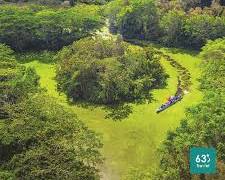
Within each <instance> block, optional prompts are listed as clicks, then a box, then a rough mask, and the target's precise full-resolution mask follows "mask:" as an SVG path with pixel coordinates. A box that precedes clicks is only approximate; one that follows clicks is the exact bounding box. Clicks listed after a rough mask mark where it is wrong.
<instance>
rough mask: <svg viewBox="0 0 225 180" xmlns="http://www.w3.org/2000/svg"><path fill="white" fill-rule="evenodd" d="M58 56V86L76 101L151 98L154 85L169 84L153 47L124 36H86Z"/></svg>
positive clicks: (115, 101)
mask: <svg viewBox="0 0 225 180" xmlns="http://www.w3.org/2000/svg"><path fill="white" fill-rule="evenodd" d="M58 60H59V64H58V70H57V81H58V88H59V89H60V91H63V92H66V94H67V95H68V96H69V97H70V98H72V99H73V101H79V100H85V101H88V102H92V103H100V104H113V103H118V102H121V101H128V102H129V101H133V100H141V99H142V100H143V99H149V96H150V94H149V91H150V90H151V89H153V88H158V87H161V86H163V85H164V84H165V79H166V75H165V73H164V72H163V69H162V67H161V66H160V64H159V58H158V57H157V56H156V54H155V53H154V50H153V49H151V48H141V47H138V46H133V45H130V44H128V43H125V42H122V41H120V40H117V41H113V40H104V39H101V38H96V39H92V38H86V39H82V40H80V41H77V42H75V43H74V44H73V45H72V46H69V47H67V48H64V49H63V50H62V51H61V52H59V54H58Z"/></svg>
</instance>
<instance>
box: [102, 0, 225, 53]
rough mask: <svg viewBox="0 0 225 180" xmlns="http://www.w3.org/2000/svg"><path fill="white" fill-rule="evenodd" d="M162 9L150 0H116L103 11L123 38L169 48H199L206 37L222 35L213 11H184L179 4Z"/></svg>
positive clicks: (221, 18) (224, 21)
mask: <svg viewBox="0 0 225 180" xmlns="http://www.w3.org/2000/svg"><path fill="white" fill-rule="evenodd" d="M125 2H127V3H125ZM188 2H189V1H188ZM189 3H190V2H189ZM161 4H163V2H162V3H161ZM174 6H175V5H174ZM160 7H163V8H165V10H164V9H159V8H160ZM175 7H176V6H175ZM166 8H167V7H164V6H156V3H155V2H154V1H152V0H145V1H141V2H139V1H138V0H132V1H120V0H117V1H114V2H112V3H109V4H108V6H107V8H106V14H108V16H109V19H110V24H111V30H112V31H113V32H114V31H117V32H120V33H121V34H122V35H123V37H124V38H125V39H141V40H150V41H155V42H159V43H162V44H164V45H167V46H171V47H182V48H189V49H196V50H199V49H200V48H201V47H202V46H204V45H205V43H206V42H207V40H215V39H217V38H221V37H223V36H225V29H224V26H225V18H224V16H222V15H221V16H214V13H213V11H212V12H211V11H209V10H202V9H201V8H199V9H200V12H201V13H197V10H195V11H191V13H186V12H184V11H183V10H182V9H180V8H179V7H177V8H174V9H171V10H169V11H168V10H167V9H166ZM178 9H179V10H178Z"/></svg>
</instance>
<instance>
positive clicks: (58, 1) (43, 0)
mask: <svg viewBox="0 0 225 180" xmlns="http://www.w3.org/2000/svg"><path fill="white" fill-rule="evenodd" d="M108 1H110V0H2V1H0V3H2V4H4V3H20V4H21V3H31V4H40V5H50V6H59V5H62V6H65V5H66V6H68V5H70V6H74V5H76V4H78V3H85V4H99V5H101V4H105V3H107V2H108Z"/></svg>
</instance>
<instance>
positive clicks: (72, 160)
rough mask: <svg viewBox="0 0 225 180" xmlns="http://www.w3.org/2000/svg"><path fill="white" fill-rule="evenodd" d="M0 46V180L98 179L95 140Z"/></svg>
mask: <svg viewBox="0 0 225 180" xmlns="http://www.w3.org/2000/svg"><path fill="white" fill-rule="evenodd" d="M12 53H13V51H12V50H10V49H9V48H8V47H7V46H5V45H0V179H3V180H5V179H7V180H8V179H12V180H14V179H99V175H98V168H97V166H98V165H99V164H100V163H101V162H102V159H101V155H100V153H99V148H101V146H102V144H101V142H100V139H99V137H98V136H96V134H95V133H94V132H92V131H90V130H89V129H88V128H87V127H86V126H84V124H83V123H82V122H81V121H80V120H78V119H77V116H76V114H75V113H74V112H73V111H72V110H71V109H67V108H66V107H64V106H62V105H59V104H58V103H57V101H56V100H55V99H54V98H51V97H49V96H48V95H46V94H45V93H44V92H43V90H42V89H41V88H40V87H39V77H38V76H37V74H36V72H35V70H33V69H31V68H25V67H24V66H22V65H19V64H18V63H17V62H16V60H15V57H14V56H13V54H12Z"/></svg>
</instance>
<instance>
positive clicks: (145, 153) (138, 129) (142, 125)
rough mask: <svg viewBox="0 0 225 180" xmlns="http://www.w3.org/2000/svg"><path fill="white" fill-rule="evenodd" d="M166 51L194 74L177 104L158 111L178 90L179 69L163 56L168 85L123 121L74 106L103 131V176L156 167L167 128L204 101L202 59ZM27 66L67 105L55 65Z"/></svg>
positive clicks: (90, 124)
mask: <svg viewBox="0 0 225 180" xmlns="http://www.w3.org/2000/svg"><path fill="white" fill-rule="evenodd" d="M165 51H166V52H167V53H168V54H169V55H171V56H172V57H173V58H175V59H176V60H177V61H178V62H179V63H180V64H181V65H183V66H184V67H186V68H187V69H188V70H189V71H190V73H191V77H192V86H191V89H190V92H189V93H188V94H187V95H185V97H184V99H183V100H182V101H181V102H179V103H178V104H176V105H174V106H172V107H171V108H169V109H167V110H166V111H164V112H162V113H160V114H156V113H155V110H156V109H157V108H158V107H159V106H160V105H161V104H162V103H163V102H165V100H166V98H167V97H168V96H170V95H173V94H174V93H175V92H176V87H177V75H178V74H177V71H176V69H174V68H173V67H172V66H171V65H170V64H169V62H167V61H165V60H163V59H162V60H161V63H162V65H163V67H164V69H165V71H166V72H167V73H168V74H169V76H170V77H169V78H168V86H167V87H166V88H165V89H160V90H154V91H153V97H154V101H153V102H152V103H150V104H139V105H136V104H132V107H133V113H132V114H130V116H129V117H128V118H127V119H124V120H122V121H113V120H110V119H105V115H106V112H105V111H104V110H103V109H102V108H101V107H97V108H96V107H88V108H87V107H86V108H83V107H79V106H77V105H73V106H71V108H72V109H74V110H75V112H76V114H77V115H78V117H79V118H80V119H81V120H82V121H83V122H85V123H86V124H87V126H88V127H89V128H91V129H93V130H94V131H96V132H97V133H100V134H101V135H102V138H103V144H104V147H103V149H102V153H103V155H104V157H105V163H104V166H103V167H102V176H103V179H109V180H117V179H120V177H122V176H124V175H126V174H127V173H128V171H129V170H130V169H131V168H136V169H140V170H142V169H147V168H150V169H154V168H155V167H156V166H157V162H158V156H157V148H158V147H159V146H160V143H161V142H162V141H163V140H164V139H165V137H166V133H167V131H168V130H172V129H174V128H176V127H177V126H178V125H179V122H180V120H181V119H182V118H184V116H185V114H184V112H185V108H187V107H190V106H192V105H194V104H197V103H198V102H200V101H201V98H202V94H201V92H200V91H199V90H198V86H199V82H198V81H197V79H198V78H199V76H200V68H199V64H200V59H198V58H197V57H196V56H195V55H190V54H188V53H183V52H182V51H169V50H165ZM26 66H31V67H34V68H35V69H36V71H37V73H38V74H39V75H40V77H41V80H40V83H41V86H42V87H44V88H46V89H47V91H48V93H49V94H50V95H51V96H54V97H56V98H57V99H58V100H59V102H61V103H63V104H64V105H68V104H66V97H65V96H64V95H59V94H58V92H57V91H56V82H55V80H54V77H55V66H54V65H52V64H44V63H40V62H38V61H32V62H30V63H27V64H26ZM68 106H70V105H68Z"/></svg>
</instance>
